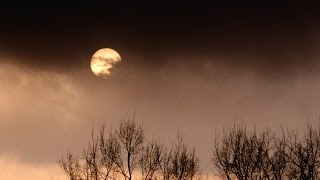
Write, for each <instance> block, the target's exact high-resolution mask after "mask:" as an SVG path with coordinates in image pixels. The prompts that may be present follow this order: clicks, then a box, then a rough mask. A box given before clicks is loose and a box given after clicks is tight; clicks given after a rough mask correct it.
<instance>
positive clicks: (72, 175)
mask: <svg viewBox="0 0 320 180" xmlns="http://www.w3.org/2000/svg"><path fill="white" fill-rule="evenodd" d="M58 164H59V166H60V167H61V168H62V169H63V171H64V172H65V174H66V175H67V176H68V178H69V179H70V180H80V179H81V178H80V174H81V167H80V164H79V159H78V158H77V157H74V155H73V154H72V153H71V152H70V151H68V153H67V155H66V157H63V156H62V158H61V159H60V160H58Z"/></svg>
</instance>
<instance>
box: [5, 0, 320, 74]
mask: <svg viewBox="0 0 320 180" xmlns="http://www.w3.org/2000/svg"><path fill="white" fill-rule="evenodd" d="M1 14H2V17H1V18H0V19H1V22H2V23H1V24H2V25H1V27H2V29H1V32H0V40H1V44H0V50H1V51H3V53H7V54H9V55H14V56H17V57H23V58H20V59H22V60H21V61H22V62H20V63H24V64H27V65H28V66H31V67H36V68H48V69H51V70H69V69H70V68H75V67H76V68H77V67H79V66H80V67H82V66H84V65H87V61H88V59H90V57H91V55H92V54H93V53H94V52H95V51H96V50H97V49H99V48H102V47H111V48H114V49H117V50H118V51H119V52H120V53H121V55H123V56H124V57H126V56H127V57H130V56H140V57H143V58H141V59H143V60H139V59H138V58H137V59H136V61H138V62H135V63H141V64H146V65H147V66H151V65H155V66H159V65H163V63H166V62H163V61H164V59H165V58H164V57H166V56H168V55H172V54H177V55H185V56H208V57H213V56H219V57H229V58H226V59H227V60H223V61H224V62H220V63H226V64H231V66H241V67H248V66H254V68H260V67H261V66H263V67H270V68H273V69H276V68H279V71H282V70H284V69H285V67H288V66H296V65H301V64H302V65H309V64H312V63H313V59H312V57H313V55H314V52H315V51H317V48H318V42H316V40H315V39H314V36H315V35H316V33H317V32H318V30H319V26H318V25H317V19H318V17H319V13H317V11H315V10H312V9H311V8H307V6H302V5H301V6H300V4H299V3H285V2H281V3H253V2H250V1H248V2H243V3H235V2H231V1H230V2H229V3H212V4H209V3H207V4H201V3H199V4H196V5H194V4H191V3H182V4H179V3H172V4H165V3H159V4H155V5H152V4H142V3H137V4H133V3H132V4H121V3H92V4H84V3H79V4H72V3H70V4H68V3H66V4H65V6H59V3H51V4H42V5H34V6H33V5H28V4H27V3H25V4H22V5H20V6H18V7H16V6H13V7H11V9H10V8H9V9H8V10H6V11H3V12H2V13H1ZM300 56H303V57H305V58H304V59H303V63H302V60H301V59H300V58H298V59H294V57H300ZM188 59H190V58H188ZM186 60H187V59H186ZM186 60H185V61H186Z"/></svg>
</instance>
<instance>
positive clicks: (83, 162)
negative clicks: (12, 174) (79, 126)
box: [58, 117, 200, 180]
mask: <svg viewBox="0 0 320 180" xmlns="http://www.w3.org/2000/svg"><path fill="white" fill-rule="evenodd" d="M93 132H94V131H93V130H92V134H91V139H90V141H89V144H88V147H87V148H86V149H84V150H83V153H82V155H81V156H80V157H78V156H77V157H76V156H74V155H73V154H72V153H71V152H70V151H69V152H68V153H67V155H66V156H65V157H62V158H61V159H60V160H58V163H59V165H60V167H61V168H62V169H63V170H64V172H65V174H66V175H67V177H68V178H69V179H70V180H109V179H111V180H116V179H124V180H132V179H133V174H134V171H135V172H136V174H139V172H140V174H141V178H142V179H143V180H152V179H154V180H156V179H161V178H162V179H163V180H168V179H174V180H191V179H194V178H195V177H196V176H197V175H198V174H199V172H200V168H199V159H198V158H197V157H196V155H195V148H193V149H191V150H189V149H188V147H187V145H185V144H184V143H183V141H182V138H180V137H178V142H177V144H175V145H174V146H173V147H172V148H171V149H169V150H167V148H164V146H163V145H162V144H161V143H160V142H159V141H155V140H152V141H146V139H145V133H144V129H143V128H142V127H141V126H138V125H137V124H136V122H135V119H134V117H133V118H132V119H123V120H122V121H121V122H120V125H119V127H118V128H117V129H116V130H111V131H109V132H106V130H105V126H102V127H101V128H100V129H99V135H98V136H97V137H95V136H94V133H93Z"/></svg>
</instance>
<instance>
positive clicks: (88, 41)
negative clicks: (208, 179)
mask: <svg viewBox="0 0 320 180" xmlns="http://www.w3.org/2000/svg"><path fill="white" fill-rule="evenodd" d="M319 15H320V14H319V13H318V12H317V11H316V10H315V9H312V8H310V6H307V5H301V4H299V2H298V1H296V2H295V3H285V2H283V3H273V4H272V3H268V4H266V3H260V4H253V3H250V2H243V3H233V2H228V3H212V4H199V3H198V4H192V3H187V2H185V3H172V4H164V3H162V2H157V3H156V4H151V3H149V4H143V3H142V2H137V3H131V4H120V3H101V2H100V3H91V4H85V3H78V4H73V3H62V2H61V3H58V2H57V3H48V4H35V3H26V2H25V3H7V4H4V5H3V6H1V11H0V26H1V29H0V142H1V144H0V169H1V171H2V170H3V169H4V173H3V172H1V173H0V179H6V180H15V179H30V180H31V179H32V180H38V179H39V180H40V179H41V180H43V179H50V177H54V178H58V177H60V175H61V171H60V169H59V168H58V165H57V163H56V160H57V159H58V158H60V157H61V155H62V154H63V153H65V152H67V151H68V150H69V149H70V150H72V151H73V152H81V150H82V148H83V147H85V146H86V145H87V142H88V139H89V137H90V131H91V128H92V127H96V126H99V125H101V124H102V123H105V124H106V125H107V126H108V127H111V128H112V127H115V126H117V125H118V122H119V121H120V119H121V118H123V117H124V116H126V115H132V114H133V113H134V112H135V113H136V117H137V121H138V123H140V124H143V126H144V127H145V129H146V131H147V134H148V137H152V136H158V137H160V138H163V140H164V141H165V143H168V144H170V142H172V141H174V140H175V138H176V134H177V132H178V131H179V133H181V134H182V135H183V136H184V137H185V140H186V142H187V143H188V144H189V145H190V146H195V147H196V152H197V153H198V156H199V157H200V159H201V165H202V168H203V169H204V170H205V171H208V172H209V171H210V170H211V168H210V166H209V167H208V164H209V161H210V158H211V154H212V148H213V145H214V135H215V134H216V133H219V132H221V131H222V129H223V128H224V127H226V126H228V125H232V124H233V123H235V122H236V123H237V122H243V123H245V124H246V125H248V126H249V127H253V126H256V127H257V129H261V128H265V127H269V128H271V129H272V130H274V131H275V132H277V131H279V129H280V126H281V125H283V126H285V127H289V128H293V129H299V128H301V127H303V125H304V124H305V123H306V121H307V119H308V120H309V121H310V122H312V123H317V122H318V119H319V116H320V113H319V107H320V94H319V92H320V83H319V82H320V61H319V57H320V51H319V49H320V24H319V18H320V17H319ZM104 47H109V48H113V49H115V50H117V51H118V52H119V53H120V55H121V57H122V60H123V61H122V62H121V63H120V64H118V66H117V67H116V68H115V69H114V71H113V72H112V73H111V76H110V77H109V78H108V79H101V78H97V77H96V76H94V74H93V73H92V72H91V69H90V59H91V56H92V55H93V54H94V52H95V51H96V50H98V49H100V48H104Z"/></svg>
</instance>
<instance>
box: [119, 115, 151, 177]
mask: <svg viewBox="0 0 320 180" xmlns="http://www.w3.org/2000/svg"><path fill="white" fill-rule="evenodd" d="M115 133H116V134H115V135H116V136H117V138H118V141H119V142H120V145H121V149H122V151H121V153H122V154H121V155H123V156H124V157H123V158H122V159H117V161H116V162H115V163H116V165H117V166H118V168H119V169H120V170H121V173H122V175H123V177H124V178H125V179H128V180H131V179H132V173H133V170H134V169H135V168H136V167H137V165H138V163H139V156H138V154H139V152H140V151H141V150H142V147H143V142H144V138H145V135H144V130H143V128H142V127H141V126H137V125H136V123H135V121H134V118H133V119H125V120H123V121H122V122H121V123H120V127H119V130H118V131H116V132H115Z"/></svg>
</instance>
